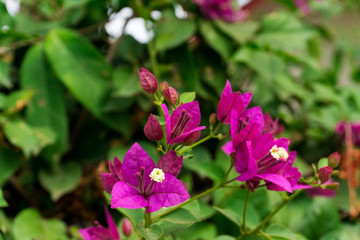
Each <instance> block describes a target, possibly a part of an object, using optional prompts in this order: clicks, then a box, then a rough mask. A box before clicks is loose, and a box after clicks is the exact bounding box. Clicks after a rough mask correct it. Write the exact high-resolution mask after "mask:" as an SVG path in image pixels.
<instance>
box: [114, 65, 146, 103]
mask: <svg viewBox="0 0 360 240" xmlns="http://www.w3.org/2000/svg"><path fill="white" fill-rule="evenodd" d="M113 84H114V88H115V89H114V91H113V93H112V96H114V97H132V96H134V95H135V94H137V93H138V92H140V90H141V86H140V80H139V76H138V74H137V72H136V71H134V69H133V68H132V67H129V66H125V65H122V66H120V67H118V68H116V69H115V70H114V73H113Z"/></svg>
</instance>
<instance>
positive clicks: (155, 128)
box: [144, 114, 164, 141]
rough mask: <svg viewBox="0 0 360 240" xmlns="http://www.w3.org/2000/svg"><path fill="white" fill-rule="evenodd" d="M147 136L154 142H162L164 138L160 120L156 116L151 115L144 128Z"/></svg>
mask: <svg viewBox="0 0 360 240" xmlns="http://www.w3.org/2000/svg"><path fill="white" fill-rule="evenodd" d="M144 133H145V136H146V137H147V138H148V139H150V140H152V141H160V140H161V139H162V138H163V136H164V135H163V130H162V128H161V125H160V123H159V120H158V119H157V117H156V116H155V115H154V114H150V116H149V119H148V121H147V123H146V124H145V127H144Z"/></svg>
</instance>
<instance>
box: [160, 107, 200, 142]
mask: <svg viewBox="0 0 360 240" xmlns="http://www.w3.org/2000/svg"><path fill="white" fill-rule="evenodd" d="M161 107H162V109H163V111H164V115H165V128H166V143H167V144H169V145H172V144H174V143H182V142H186V141H187V140H188V139H191V138H193V137H194V135H193V133H194V132H200V131H201V130H203V129H205V127H204V126H202V127H199V124H200V118H201V115H200V108H199V103H198V102H197V101H192V102H189V103H185V104H182V105H180V106H179V107H178V108H176V109H175V110H174V111H173V112H172V114H171V116H169V111H168V109H167V107H166V105H165V104H162V105H161Z"/></svg>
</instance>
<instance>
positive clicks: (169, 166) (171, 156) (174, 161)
mask: <svg viewBox="0 0 360 240" xmlns="http://www.w3.org/2000/svg"><path fill="white" fill-rule="evenodd" d="M182 163H183V156H182V155H181V156H180V157H178V156H177V154H176V152H175V151H169V152H167V153H166V154H165V155H164V156H162V157H161V158H160V160H159V162H158V164H157V167H158V168H161V169H162V170H163V172H164V173H169V174H171V175H173V176H175V177H176V176H177V175H178V174H179V172H180V170H181V166H182Z"/></svg>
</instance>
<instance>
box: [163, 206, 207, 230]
mask: <svg viewBox="0 0 360 240" xmlns="http://www.w3.org/2000/svg"><path fill="white" fill-rule="evenodd" d="M199 221H200V219H199V218H197V217H195V216H194V215H193V214H192V213H191V212H190V211H188V210H186V209H183V208H181V209H179V210H176V211H175V212H173V213H170V214H168V215H166V216H164V217H162V218H161V220H160V221H159V222H158V223H157V224H158V225H159V226H161V227H162V229H164V234H168V233H171V232H175V231H180V230H183V229H185V228H188V227H189V226H191V225H192V224H194V223H195V222H199Z"/></svg>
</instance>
